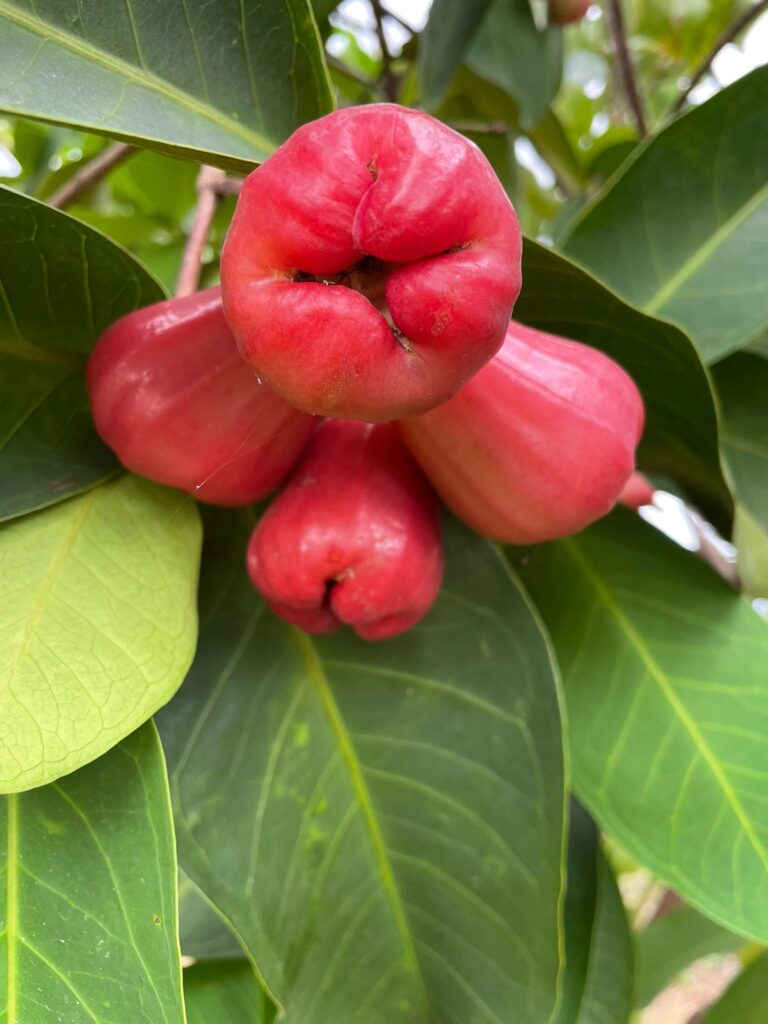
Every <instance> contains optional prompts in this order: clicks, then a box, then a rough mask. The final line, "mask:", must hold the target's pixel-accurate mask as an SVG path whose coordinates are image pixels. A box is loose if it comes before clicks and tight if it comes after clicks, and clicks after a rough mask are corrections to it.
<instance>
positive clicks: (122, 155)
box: [48, 142, 137, 210]
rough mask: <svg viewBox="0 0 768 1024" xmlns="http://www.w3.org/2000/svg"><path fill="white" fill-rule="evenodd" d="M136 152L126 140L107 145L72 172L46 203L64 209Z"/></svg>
mask: <svg viewBox="0 0 768 1024" xmlns="http://www.w3.org/2000/svg"><path fill="white" fill-rule="evenodd" d="M136 152H137V150H136V149H135V148H134V147H133V146H129V145H128V143H127V142H115V143H113V144H112V145H111V146H107V148H106V149H103V150H102V151H101V152H100V153H99V155H98V156H95V157H94V158H93V160H89V161H88V163H87V164H85V165H84V166H83V167H81V168H80V170H79V171H77V172H76V173H75V174H73V175H72V177H71V178H70V179H69V181H68V182H67V183H66V185H62V186H61V188H60V189H57V190H56V191H55V192H54V193H53V195H52V196H51V197H50V198H49V200H48V205H49V206H53V207H55V209H57V210H63V209H65V207H67V206H69V205H70V204H71V203H73V202H74V201H75V199H78V198H79V197H80V196H81V195H82V194H83V193H84V192H87V191H88V190H89V189H91V188H93V186H94V185H95V184H97V182H99V181H101V179H102V178H103V177H104V176H105V175H106V174H109V172H110V171H111V170H112V169H113V168H114V167H117V165H118V164H121V163H122V162H123V160H127V159H128V157H129V156H133V154H134V153H136Z"/></svg>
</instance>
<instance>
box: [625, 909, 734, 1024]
mask: <svg viewBox="0 0 768 1024" xmlns="http://www.w3.org/2000/svg"><path fill="white" fill-rule="evenodd" d="M743 946H744V939H743V937H742V936H741V935H734V934H733V932H729V931H728V930H727V929H726V928H723V927H722V925H719V924H716V922H714V921H710V920H709V918H706V917H703V916H702V915H701V914H699V913H698V912H697V911H695V910H694V909H693V908H692V907H678V908H677V909H675V910H672V911H670V913H669V914H665V916H664V917H662V918H659V920H658V921H654V922H653V923H652V924H651V925H650V927H648V928H646V930H645V931H644V932H641V933H640V934H639V935H638V936H637V938H636V939H635V951H636V956H635V958H636V962H637V975H636V977H637V981H636V984H635V991H636V995H635V1003H636V1005H637V1006H646V1005H647V1004H648V1003H650V1001H651V1000H652V999H653V998H654V996H656V995H658V993H659V992H661V991H662V989H665V988H666V987H667V985H669V984H670V983H671V982H673V981H674V980H675V978H676V977H677V976H678V975H679V974H680V973H681V972H682V971H684V970H685V968H686V967H689V966H690V965H691V964H692V963H694V962H695V961H696V960H700V959H701V958H702V957H705V956H711V955H712V954H713V953H731V952H735V951H736V950H738V949H741V948H742V947H743ZM732 1024H736V1021H735V1020H734V1022H732ZM738 1024H741V1021H739V1022H738Z"/></svg>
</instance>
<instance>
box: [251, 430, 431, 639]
mask: <svg viewBox="0 0 768 1024" xmlns="http://www.w3.org/2000/svg"><path fill="white" fill-rule="evenodd" d="M248 572H249V574H250V576H251V579H252V581H253V584H254V586H255V587H256V588H257V589H258V590H259V591H261V593H262V594H263V595H264V597H265V598H266V600H267V603H268V604H269V605H270V607H271V608H272V609H273V610H274V611H275V612H277V614H278V615H280V616H281V617H282V618H284V619H287V621H288V622H292V623H294V624H295V625H297V626H301V627H302V629H304V630H306V631H307V632H308V633H325V632H329V631H330V630H333V629H336V628H337V627H338V626H339V625H341V624H342V623H344V624H347V625H350V626H352V627H354V629H355V630H356V632H357V633H358V634H359V635H360V636H362V637H364V638H365V639H366V640H383V639H385V638H386V637H390V636H394V635H395V634H396V633H402V632H403V631H404V630H406V629H409V628H410V627H411V626H413V625H415V623H417V622H418V621H419V620H420V619H421V618H422V617H423V616H424V615H425V614H426V612H427V611H428V610H429V608H430V607H431V605H432V603H433V601H434V600H435V597H436V596H437V593H438V591H439V589H440V582H441V580H442V572H443V555H442V547H441V543H440V523H439V508H438V502H437V498H436V497H435V494H434V492H433V491H432V489H431V488H430V486H429V484H428V483H427V481H426V480H425V479H424V476H423V474H422V473H421V471H420V470H419V468H418V466H417V465H416V463H415V462H414V461H413V459H412V458H411V456H410V455H409V454H408V452H407V450H406V449H405V447H404V446H403V444H402V442H401V441H400V439H399V438H398V436H397V434H396V432H395V430H394V428H393V427H391V426H389V425H380V426H373V425H370V424H365V423H357V422H354V421H351V420H346V421H342V420H326V422H325V423H324V424H323V425H322V427H320V429H319V430H318V432H317V433H316V434H315V435H314V437H313V438H312V440H311V441H310V444H309V446H308V448H307V450H306V452H305V454H304V456H303V458H302V460H301V462H300V463H299V465H298V466H297V467H296V469H295V471H294V472H293V474H292V475H291V477H290V479H289V480H288V483H287V484H286V486H285V488H284V489H283V491H281V493H280V494H278V496H277V497H276V498H275V499H274V501H273V502H272V503H271V504H270V506H269V508H268V509H267V511H266V512H265V513H264V515H263V517H262V518H261V520H260V521H259V523H258V525H257V526H256V529H255V530H254V533H253V536H252V538H251V542H250V544H249V547H248Z"/></svg>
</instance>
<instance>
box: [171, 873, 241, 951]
mask: <svg viewBox="0 0 768 1024" xmlns="http://www.w3.org/2000/svg"><path fill="white" fill-rule="evenodd" d="M179 933H180V935H181V952H182V953H183V954H184V955H185V956H192V957H194V958H195V959H196V960H235V959H237V958H238V957H243V956H245V953H244V952H243V949H242V947H241V945H240V943H239V942H238V941H237V938H236V936H235V935H234V934H233V932H232V930H231V929H230V928H229V927H228V926H227V924H226V923H225V921H224V920H223V919H222V917H221V916H220V915H219V914H218V913H217V912H216V910H215V909H214V908H213V907H212V906H211V904H210V903H209V902H208V900H207V899H206V898H205V896H203V894H202V893H201V892H200V890H199V889H198V888H197V886H196V885H195V883H194V882H193V881H192V879H191V878H188V877H187V875H185V874H184V872H183V871H181V872H180V873H179Z"/></svg>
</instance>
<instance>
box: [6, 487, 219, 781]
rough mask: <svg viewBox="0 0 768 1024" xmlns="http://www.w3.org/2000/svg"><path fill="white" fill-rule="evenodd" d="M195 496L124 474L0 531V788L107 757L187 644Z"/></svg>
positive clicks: (175, 674)
mask: <svg viewBox="0 0 768 1024" xmlns="http://www.w3.org/2000/svg"><path fill="white" fill-rule="evenodd" d="M199 543H200V528H199V520H198V515H197V509H196V506H195V504H194V502H192V501H190V500H189V499H186V498H185V496H183V495H180V494H179V493H178V492H176V491H168V490H165V489H164V488H160V487H156V486H155V485H154V484H149V483H148V482H146V481H144V480H140V479H139V478H138V477H131V476H124V477H122V478H121V479H119V480H117V481H115V482H114V483H109V484H104V485H102V486H101V487H98V488H95V489H94V490H92V491H90V492H89V493H88V494H86V495H84V496H82V497H79V498H72V499H71V500H70V501H66V502H62V503H61V504H59V505H56V506H55V507H54V508H51V509H46V510H45V511H43V512H36V513H34V514H33V515H29V516H24V517H23V518H21V519H14V520H12V521H11V522H10V523H6V524H5V525H4V526H2V527H0V651H2V658H0V663H2V666H3V668H2V674H0V792H3V793H8V792H14V791H17V790H23V789H29V788H30V787H31V786H40V785H42V784H43V783H46V782H50V781H51V780H53V779H57V778H59V776H61V775H66V774H67V773H68V772H71V771H74V770H75V769H76V768H79V767H80V766H81V765H84V764H86V763H87V762H89V761H92V760H93V759H94V758H96V757H98V756H99V755H100V754H103V753H104V751H105V750H108V749H109V748H110V747H111V746H113V745H114V744H115V743H117V742H118V741H119V740H121V739H122V738H123V737H124V736H126V735H127V734H128V733H130V732H131V731H132V730H134V729H135V728H136V727H137V726H139V725H141V723H142V722H144V721H145V720H146V719H147V718H148V717H149V716H150V715H151V714H152V713H153V712H154V711H155V710H156V709H157V708H159V707H160V706H161V705H162V704H164V703H165V702H166V701H167V700H168V699H169V698H170V696H171V695H172V694H173V693H174V691H175V690H176V688H177V687H178V686H179V684H180V683H181V681H182V679H183V678H184V674H185V672H186V670H187V668H188V667H189V663H190V661H191V660H192V655H193V653H194V648H195V634H196V613H195V583H196V580H197V568H198V549H199Z"/></svg>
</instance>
